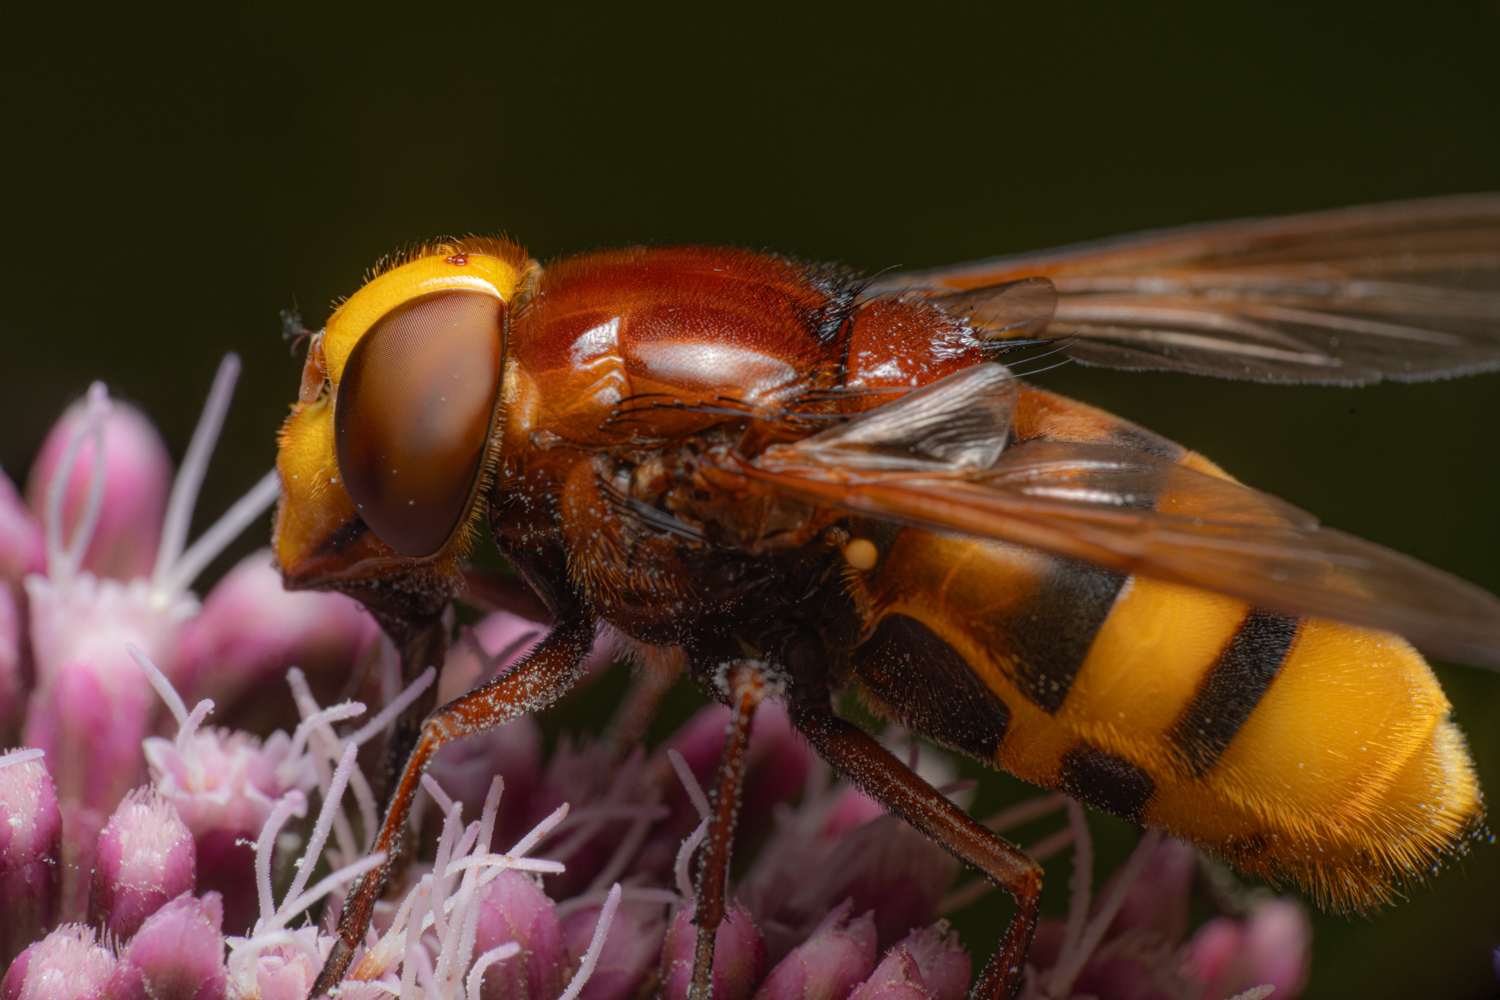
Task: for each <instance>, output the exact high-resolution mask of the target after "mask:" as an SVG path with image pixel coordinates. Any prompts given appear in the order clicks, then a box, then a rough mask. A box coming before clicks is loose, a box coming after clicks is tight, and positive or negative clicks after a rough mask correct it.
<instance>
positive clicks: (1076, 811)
mask: <svg viewBox="0 0 1500 1000" xmlns="http://www.w3.org/2000/svg"><path fill="white" fill-rule="evenodd" d="M1068 826H1069V827H1071V828H1072V830H1073V881H1072V884H1071V886H1070V889H1071V890H1072V894H1071V896H1070V898H1069V900H1068V921H1067V924H1066V925H1065V927H1064V929H1063V943H1062V948H1061V949H1059V951H1058V955H1059V956H1060V957H1059V958H1058V961H1057V965H1056V966H1054V967H1053V970H1054V972H1057V971H1058V970H1060V969H1061V967H1062V965H1063V963H1064V962H1065V961H1066V960H1067V958H1068V956H1069V955H1072V954H1073V953H1074V952H1075V951H1076V950H1077V948H1078V942H1079V940H1080V939H1081V938H1082V937H1083V926H1084V922H1085V921H1086V920H1088V916H1089V894H1090V890H1091V883H1092V882H1093V878H1094V842H1093V840H1092V839H1091V838H1090V837H1089V823H1088V818H1087V817H1085V816H1084V814H1083V806H1081V805H1079V804H1078V802H1077V800H1076V799H1069V800H1068ZM1072 982H1073V981H1072V979H1071V978H1070V979H1069V980H1068V986H1071V985H1072ZM1065 989H1066V987H1061V988H1060V980H1059V979H1058V977H1057V976H1056V975H1054V976H1052V977H1051V978H1050V979H1049V981H1048V984H1047V995H1048V996H1050V997H1059V996H1066V995H1067V994H1066V993H1065V992H1061V991H1060V990H1065Z"/></svg>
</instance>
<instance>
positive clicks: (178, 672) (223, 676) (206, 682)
mask: <svg viewBox="0 0 1500 1000" xmlns="http://www.w3.org/2000/svg"><path fill="white" fill-rule="evenodd" d="M378 634H379V627H378V626H377V625H376V624H375V620H374V619H373V618H371V617H370V615H369V614H367V613H366V612H365V611H364V610H363V609H362V608H361V607H360V606H359V604H358V603H356V602H355V601H354V600H352V599H351V598H348V597H345V596H344V595H343V594H331V593H318V592H315V591H309V590H300V591H290V590H287V589H286V588H285V587H283V586H282V583H281V574H280V573H278V572H277V571H276V569H275V568H274V566H273V565H272V557H271V553H270V551H269V550H266V549H262V550H260V551H258V552H253V553H251V554H250V555H248V556H246V557H245V558H244V559H242V560H241V561H240V562H239V564H238V565H237V566H235V567H234V568H233V569H232V570H230V571H229V572H228V573H227V574H226V575H225V576H224V578H223V579H222V580H220V581H219V582H218V584H216V585H215V586H214V588H213V590H211V591H210V592H209V594H208V596H207V597H206V598H205V599H204V601H203V611H202V613H201V614H199V615H198V617H196V618H194V619H193V620H192V621H190V622H188V623H187V624H186V625H185V626H184V627H183V629H182V634H181V636H180V637H179V639H178V642H177V649H176V654H175V660H174V663H173V665H172V667H171V669H172V672H173V673H172V679H173V683H174V684H175V685H176V686H177V688H178V690H179V691H180V692H181V694H182V696H183V700H184V701H186V702H187V704H189V705H193V704H195V703H197V702H198V701H199V700H200V699H203V698H212V699H213V701H214V704H215V705H216V710H215V713H214V718H215V719H216V720H219V724H220V725H232V726H236V727H245V728H256V727H255V726H249V725H248V722H249V721H259V722H266V721H269V722H273V723H275V724H284V723H285V722H286V721H288V720H282V719H273V718H269V717H268V716H266V713H265V712H264V711H263V710H262V711H257V708H260V709H263V708H264V705H265V703H266V702H267V701H273V700H272V699H266V698H264V697H263V696H262V695H261V694H260V692H262V691H263V689H264V685H266V684H273V683H274V684H275V685H276V687H277V689H278V690H285V685H284V684H283V683H282V678H283V677H284V676H285V674H286V671H287V668H288V667H292V666H296V667H298V668H300V669H301V670H302V671H303V673H305V674H306V675H307V676H308V678H309V680H310V681H312V682H314V683H316V682H317V681H319V680H321V679H323V678H324V677H326V676H328V675H330V674H332V673H337V674H339V677H338V686H340V687H341V686H342V684H343V682H344V676H343V675H344V673H345V672H347V671H348V669H349V664H351V663H353V662H354V661H355V659H356V658H357V657H358V655H359V653H360V651H361V650H362V649H363V648H364V647H365V645H366V644H367V643H369V642H371V641H372V640H374V639H375V638H376V636H377V635H378ZM337 689H338V687H335V688H334V690H337ZM247 696H248V700H247ZM285 701H286V707H287V708H288V709H290V707H291V704H292V702H291V699H290V698H286V699H285ZM237 702H243V703H244V704H243V705H238V704H237ZM277 704H279V702H277ZM290 721H291V722H292V723H295V721H296V719H295V717H293V718H292V719H291V720H290ZM270 728H271V726H270V725H266V726H265V729H270Z"/></svg>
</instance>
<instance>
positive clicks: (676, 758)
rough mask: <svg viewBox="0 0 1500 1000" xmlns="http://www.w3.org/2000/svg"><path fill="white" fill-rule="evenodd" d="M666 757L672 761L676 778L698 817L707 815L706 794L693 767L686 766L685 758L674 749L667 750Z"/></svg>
mask: <svg viewBox="0 0 1500 1000" xmlns="http://www.w3.org/2000/svg"><path fill="white" fill-rule="evenodd" d="M667 759H668V760H670V761H671V762H672V770H674V771H676V772H677V780H679V781H681V782H682V786H683V787H684V788H686V789H687V793H688V798H689V799H691V800H692V802H693V808H694V809H697V810H698V818H699V819H702V818H703V817H705V816H707V815H708V796H707V795H704V794H703V786H702V785H700V784H698V778H697V776H696V775H694V774H693V769H692V768H690V767H688V762H687V758H685V757H683V756H682V754H680V753H678V752H677V751H676V750H668V751H667Z"/></svg>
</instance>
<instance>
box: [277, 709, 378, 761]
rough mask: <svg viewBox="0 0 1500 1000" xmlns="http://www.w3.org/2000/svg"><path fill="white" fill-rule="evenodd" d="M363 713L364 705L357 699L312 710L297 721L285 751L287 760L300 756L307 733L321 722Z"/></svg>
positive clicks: (305, 743) (336, 720)
mask: <svg viewBox="0 0 1500 1000" xmlns="http://www.w3.org/2000/svg"><path fill="white" fill-rule="evenodd" d="M363 714H365V706H364V705H363V704H361V703H360V702H357V701H342V702H339V703H338V704H337V705H330V706H329V707H327V708H322V709H319V710H318V711H316V712H313V713H312V714H311V715H309V716H307V717H305V718H304V719H303V720H302V721H301V722H299V723H298V724H297V728H296V730H294V731H293V733H292V746H291V749H289V750H288V751H287V760H288V761H295V760H297V759H298V758H300V757H301V756H302V754H303V752H304V751H305V750H306V749H307V739H308V735H309V734H310V733H311V732H312V731H313V730H314V729H316V728H317V727H318V726H319V725H321V724H322V723H325V722H342V721H344V720H345V719H352V718H354V717H355V716H357V715H363Z"/></svg>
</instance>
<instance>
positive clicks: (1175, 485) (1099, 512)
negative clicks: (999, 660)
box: [724, 365, 1500, 666]
mask: <svg viewBox="0 0 1500 1000" xmlns="http://www.w3.org/2000/svg"><path fill="white" fill-rule="evenodd" d="M983 369H992V370H991V371H988V372H984V371H982V370H983ZM993 369H999V371H1000V372H1004V369H1003V368H1001V366H999V365H981V366H976V368H974V369H969V370H967V371H964V372H959V373H957V374H956V375H952V376H949V377H948V378H946V379H943V380H940V381H939V382H936V383H933V385H931V386H928V387H925V388H924V389H921V390H918V391H917V392H913V393H910V394H908V395H907V396H905V397H903V398H902V399H901V400H900V401H899V402H896V403H892V404H888V405H887V406H883V407H880V408H878V409H876V410H873V411H871V412H870V413H869V414H866V415H863V416H861V417H859V418H856V419H854V420H851V421H850V422H848V423H846V424H843V425H840V426H839V427H835V428H832V429H830V430H829V431H825V432H824V433H822V434H818V435H815V436H813V437H811V438H808V439H806V440H803V441H800V442H796V443H794V444H782V445H777V446H774V447H771V448H768V449H767V450H766V451H765V452H764V453H762V454H761V455H760V456H758V457H757V458H755V459H753V460H746V459H742V458H741V459H733V460H731V461H729V462H726V463H725V465H724V469H725V471H732V472H734V473H736V474H737V475H738V476H739V477H743V478H742V480H741V481H742V482H744V483H746V485H748V486H749V488H751V489H757V490H760V491H763V492H770V493H779V494H787V495H793V496H798V497H802V498H805V499H809V500H812V501H815V502H818V503H821V504H826V505H830V506H833V507H837V508H841V509H843V510H846V511H849V512H851V513H857V514H862V515H867V516H874V517H880V518H884V519H888V520H894V521H899V522H904V523H907V524H914V525H921V526H924V527H928V528H935V529H940V530H951V531H960V532H965V533H969V534H973V535H979V536H983V537H987V538H995V539H1000V540H1002V541H1007V542H1013V543H1017V544H1021V545H1027V546H1030V547H1033V548H1037V549H1041V550H1044V551H1047V552H1052V553H1055V554H1057V555H1061V556H1067V557H1071V558H1076V559H1083V560H1087V561H1089V562H1092V563H1096V564H1098V565H1101V566H1107V567H1110V568H1112V569H1116V570H1120V571H1122V572H1127V573H1143V574H1146V575H1149V576H1154V577H1159V578H1161V579H1166V580H1172V581H1175V582H1178V583H1183V584H1187V585H1190V586H1195V587H1203V588H1206V589H1208V590H1214V591H1218V592H1220V593H1224V594H1228V595H1230V596H1233V597H1237V598H1240V599H1242V600H1245V601H1249V602H1250V603H1252V604H1254V605H1256V606H1257V607H1264V608H1269V609H1273V610H1277V611H1281V612H1283V613H1288V614H1295V615H1308V616H1315V617H1323V618H1332V619H1336V620H1339V621H1344V622H1349V623H1351V624H1355V625H1363V626H1369V627H1372V628H1378V629H1382V630H1385V631H1390V632H1397V633H1399V634H1401V635H1404V636H1406V637H1407V638H1408V639H1410V640H1411V641H1412V642H1414V643H1416V644H1417V645H1419V646H1421V647H1423V648H1424V649H1427V650H1428V651H1430V652H1432V653H1433V654H1435V655H1438V656H1441V657H1444V658H1447V659H1453V660H1459V661H1463V662H1468V663H1474V664H1480V665H1486V666H1500V600H1497V599H1496V598H1495V597H1493V596H1492V595H1490V594H1488V593H1486V592H1485V591H1483V590H1480V589H1479V588H1477V587H1474V586H1473V585H1471V584H1468V583H1465V582H1464V581H1462V580H1460V579H1458V578H1457V577H1454V576H1452V575H1450V574H1448V573H1445V572H1443V571H1442V570H1439V569H1435V568H1434V567H1431V566H1428V565H1426V564H1424V563H1422V562H1419V561H1417V560H1415V559H1412V558H1410V557H1408V556H1404V555H1402V554H1400V553H1398V552H1393V551H1391V550H1390V549H1386V548H1383V547H1381V546H1379V545H1375V544H1373V543H1371V542H1366V541H1363V540H1361V539H1359V538H1355V537H1354V536H1352V535H1347V534H1344V533H1343V532H1340V531H1335V530H1333V529H1330V528H1324V527H1321V526H1320V525H1319V524H1318V522H1317V520H1316V519H1315V518H1314V517H1313V516H1312V515H1310V514H1308V513H1307V512H1305V511H1303V510H1300V509H1298V508H1296V507H1294V506H1292V505H1291V504H1288V503H1286V502H1284V501H1282V500H1278V499H1276V498H1275V497H1272V496H1270V495H1268V494H1265V493H1261V492H1259V491H1257V490H1253V489H1250V488H1249V487H1246V486H1243V485H1240V484H1239V483H1236V482H1234V481H1232V480H1229V479H1222V478H1219V477H1217V476H1213V475H1209V474H1207V473H1203V472H1198V471H1196V470H1193V469H1190V468H1187V467H1185V466H1182V465H1178V464H1177V463H1175V462H1172V461H1170V460H1168V459H1164V458H1159V457H1157V456H1154V455H1151V454H1148V453H1145V452H1142V451H1137V450H1135V449H1131V448H1124V447H1118V446H1114V445H1097V444H1078V443H1072V442H1059V441H1037V442H1031V443H1026V444H1020V445H1015V446H1012V447H1010V448H1006V449H1003V450H1001V449H998V448H995V449H991V450H990V451H988V452H986V451H985V450H984V449H982V448H981V447H979V442H981V441H983V440H986V439H993V438H994V437H996V436H998V437H999V439H1000V440H1001V441H1002V442H1003V441H1004V439H1005V437H1006V435H1007V433H1008V431H1009V419H1010V418H1009V411H1008V410H1007V409H1006V407H1005V406H1004V405H1003V404H1000V405H997V404H996V403H994V402H993V401H994V400H997V399H1002V398H1003V395H1002V394H997V392H996V389H997V387H998V385H999V379H1000V375H999V374H998V373H997V372H995V371H993ZM966 397H967V399H966ZM975 400H985V401H986V402H985V404H984V407H985V412H986V413H988V414H989V415H990V416H991V418H992V419H991V420H990V423H989V426H988V427H987V428H982V427H981V425H982V424H983V420H980V419H970V420H969V421H968V422H967V423H966V424H965V425H964V426H962V427H955V425H954V424H952V423H950V422H949V421H948V420H947V418H948V417H953V416H957V415H958V414H959V413H962V412H969V411H972V410H973V409H974V407H973V405H972V404H973V402H974V401H975ZM919 423H920V424H921V426H924V427H926V428H929V429H931V430H932V434H931V435H929V436H924V435H923V433H922V432H921V430H920V429H919V428H918V424H919Z"/></svg>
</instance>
